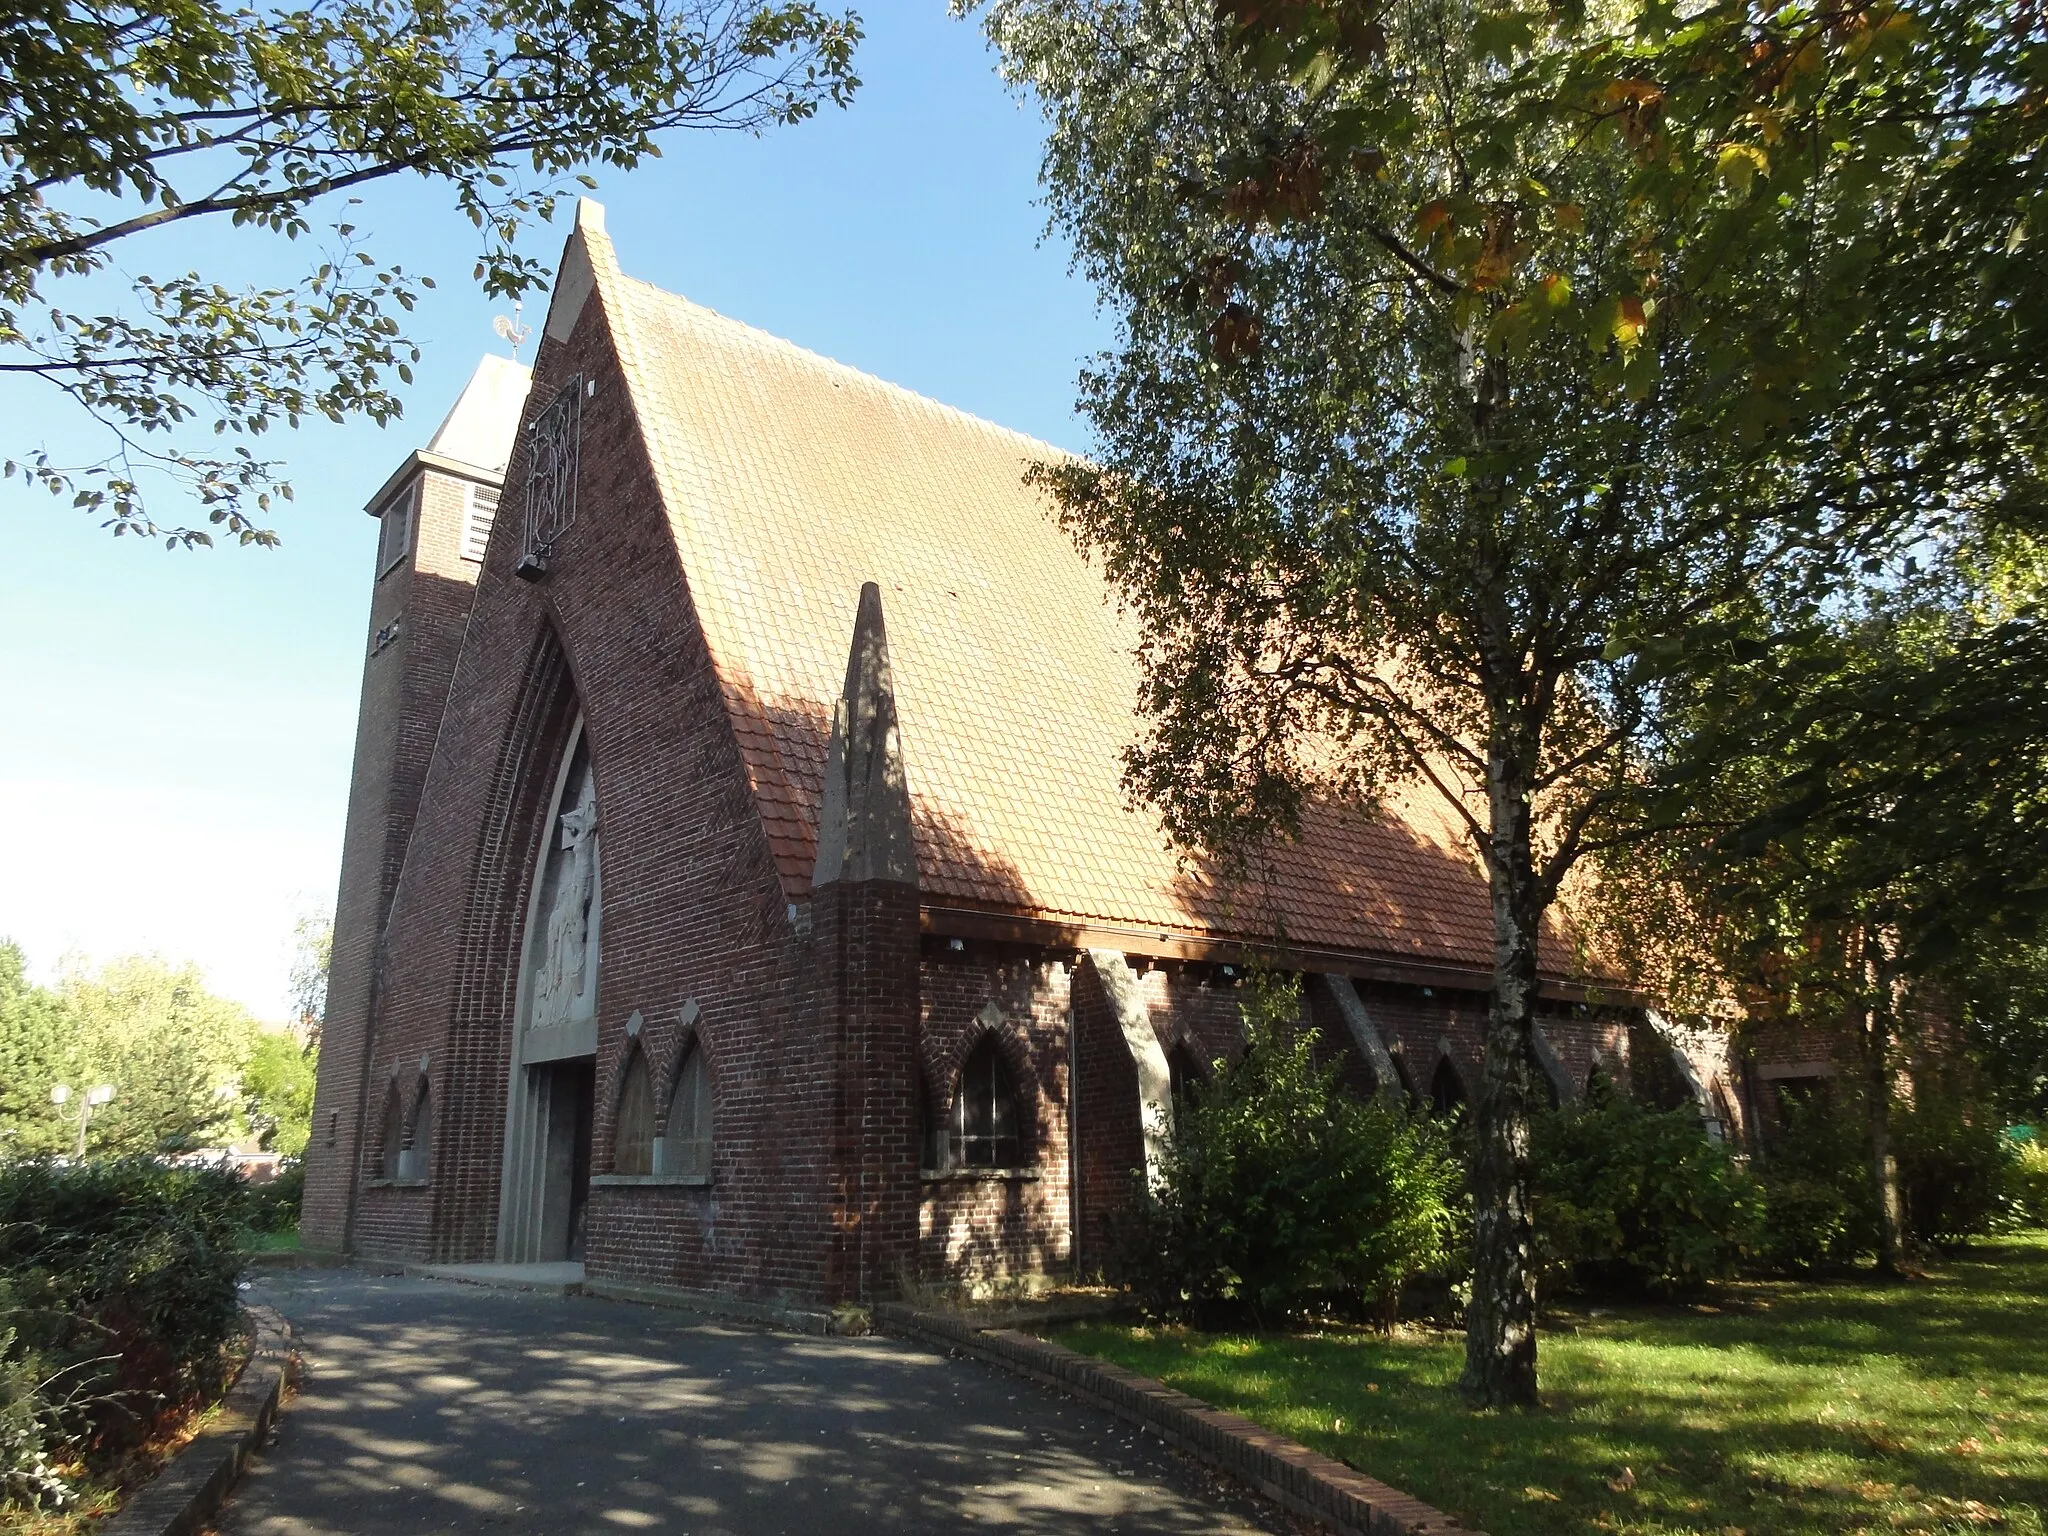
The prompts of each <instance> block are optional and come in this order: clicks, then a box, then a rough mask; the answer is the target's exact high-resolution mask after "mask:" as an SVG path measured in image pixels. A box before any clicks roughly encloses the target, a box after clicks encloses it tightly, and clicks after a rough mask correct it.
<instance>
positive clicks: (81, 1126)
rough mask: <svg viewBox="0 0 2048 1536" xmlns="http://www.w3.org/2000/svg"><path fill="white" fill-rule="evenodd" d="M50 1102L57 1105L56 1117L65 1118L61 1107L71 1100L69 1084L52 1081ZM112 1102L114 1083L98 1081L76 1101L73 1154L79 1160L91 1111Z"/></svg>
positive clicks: (83, 1154)
mask: <svg viewBox="0 0 2048 1536" xmlns="http://www.w3.org/2000/svg"><path fill="white" fill-rule="evenodd" d="M50 1102H51V1103H52V1104H54V1105H56V1106H57V1110H58V1118H59V1119H63V1118H65V1116H64V1114H63V1109H64V1106H65V1105H66V1104H69V1103H70V1102H71V1085H70V1084H69V1083H54V1084H52V1085H51V1087H50ZM113 1102H114V1085H113V1084H112V1083H100V1084H98V1085H96V1086H95V1087H91V1088H88V1089H86V1090H85V1094H84V1096H83V1097H82V1098H80V1099H79V1101H78V1150H77V1152H76V1153H75V1154H74V1155H75V1156H76V1157H77V1159H78V1161H79V1162H81V1163H82V1162H84V1161H85V1128H86V1127H87V1126H89V1125H91V1124H92V1112H93V1111H94V1110H96V1109H103V1108H105V1107H106V1106H107V1105H109V1104H111V1103H113Z"/></svg>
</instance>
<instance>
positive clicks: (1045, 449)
mask: <svg viewBox="0 0 2048 1536" xmlns="http://www.w3.org/2000/svg"><path fill="white" fill-rule="evenodd" d="M620 281H622V282H625V283H630V284H632V285H633V286H634V287H636V288H644V289H645V290H647V292H649V293H651V294H653V295H655V296H656V297H657V298H660V299H664V300H666V301H667V302H669V303H671V304H680V305H681V306H682V307H683V308H684V309H687V310H689V311H690V312H691V313H692V314H694V315H699V316H702V317H703V318H705V319H707V320H711V321H714V322H716V323H717V324H719V325H721V326H725V327H727V328H729V329H731V330H734V331H738V332H740V333H741V334H742V335H743V336H745V337H747V338H748V339H749V340H751V341H754V342H756V343H759V344H763V345H766V346H768V347H771V348H774V349H775V350H777V351H781V352H784V353H787V354H789V355H790V356H792V357H794V358H797V359H798V360H800V361H801V362H803V363H805V364H807V365H809V366H811V367H815V368H820V369H823V370H825V371H827V372H830V373H839V374H844V375H846V376H847V377H848V378H851V379H855V380H857V381H859V382H860V383H862V384H865V385H869V386H871V387H874V388H877V389H882V390H886V391H888V392H889V393H890V394H893V395H901V396H903V397H904V398H905V399H907V400H911V401H914V402H915V403H916V404H918V405H922V406H926V407H929V408H930V409H932V410H935V411H938V412H939V413H940V414H941V415H944V416H950V417H952V418H954V419H955V420H958V421H964V422H967V423H969V424H970V425H972V426H975V427H978V428H980V429H981V430H982V431H984V432H990V433H993V434H995V435H996V436H997V437H1001V438H1008V439H1010V440H1012V441H1014V442H1018V443H1025V444H1028V445H1030V446H1031V447H1033V448H1035V449H1038V450H1040V453H1041V455H1049V456H1051V457H1053V458H1060V459H1073V458H1079V457H1080V455H1079V454H1076V453H1075V452H1074V451H1073V450H1072V449H1070V448H1062V447H1060V446H1059V445H1058V444H1057V443H1049V442H1047V441H1046V440H1045V439H1044V438H1042V437H1033V436H1032V435H1031V434H1030V433H1029V432H1020V431H1018V430H1017V429H1016V428H1015V427H1006V426H1004V425H1003V424H1002V423H1001V422H997V421H990V420H989V419H988V418H987V417H986V416H977V415H975V414H974V413H973V412H972V411H966V410H962V409H961V408H960V407H959V406H957V405H948V404H947V403H946V402H945V401H943V400H935V399H933V398H932V397H931V396H930V395H927V394H921V393H920V392H919V391H917V390H914V389H912V388H911V387H910V386H909V385H907V384H898V383H896V382H895V381H894V380H891V379H885V378H883V377H882V376H881V375H880V374H876V373H869V372H868V371H867V370H866V369H863V368H856V367H854V366H853V364H851V363H842V362H840V361H839V359H837V358H836V357H827V356H826V355H825V354H824V353H822V352H814V351H812V350H811V349H810V348H809V347H806V346H804V345H802V344H801V343H798V342H794V341H791V340H789V339H788V338H787V337H785V336H778V335H776V334H775V333H774V332H773V331H764V330H762V329H761V327H759V326H758V325H750V324H748V323H747V322H746V321H745V320H740V319H736V318H735V317H733V316H732V315H728V314H725V313H723V312H722V311H720V310H716V309H713V308H712V307H711V306H710V305H708V304H699V303H698V302H697V301H696V300H695V299H693V298H690V297H689V296H688V295H686V294H680V293H675V292H672V291H671V290H669V289H667V288H663V287H662V286H661V285H660V284H658V283H650V282H648V281H647V279H646V278H644V277H631V276H627V275H626V274H625V273H623V272H622V273H621V274H620Z"/></svg>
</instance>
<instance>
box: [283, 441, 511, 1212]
mask: <svg viewBox="0 0 2048 1536" xmlns="http://www.w3.org/2000/svg"><path fill="white" fill-rule="evenodd" d="M408 485H409V486H410V487H414V488H416V491H417V500H416V502H415V506H416V509H417V510H416V514H415V518H414V524H413V532H412V538H411V541H410V548H409V550H408V551H407V554H406V557H405V558H404V559H403V560H402V561H401V562H399V563H398V564H397V565H395V566H394V567H393V568H392V569H390V570H388V571H382V572H378V571H376V570H375V569H374V568H373V571H372V578H373V581H372V586H371V592H370V618H369V623H368V625H367V626H366V629H365V638H364V650H365V659H364V663H363V690H362V701H361V704H360V706H359V709H358V713H357V719H356V747H355V765H354V770H353V772H352V774H351V777H350V782H349V808H348V821H347V824H346V827H345V829H344V832H343V837H342V865H341V882H340V887H339V889H338V891H337V893H336V896H335V906H334V948H333V953H332V956H331V958H330V961H329V968H328V988H327V1015H326V1021H325V1026H324V1028H323V1029H322V1031H321V1047H320V1065H319V1076H318V1081H317V1083H316V1085H315V1089H314V1105H313V1137H312V1141H311V1143H310V1144H309V1146H308V1147H307V1152H306V1201H305V1215H304V1217H303V1220H302V1224H301V1230H302V1231H303V1232H304V1235H305V1241H306V1243H307V1245H308V1246H309V1247H315V1248H341V1247H343V1246H345V1244H346V1243H347V1242H348V1240H349V1215H350V1197H351V1182H352V1181H351V1179H350V1170H351V1169H353V1168H354V1167H355V1166H356V1164H357V1162H358V1159H359V1157H360V1156H362V1155H363V1148H361V1147H359V1145H358V1138H359V1136H360V1137H362V1138H363V1139H364V1140H365V1141H366V1142H367V1143H368V1144H369V1145H370V1148H371V1150H370V1152H369V1155H371V1156H374V1155H375V1151H374V1144H375V1142H376V1139H377V1131H378V1125H377V1122H378V1119H379V1117H380V1116H381V1112H382V1099H381V1096H380V1095H379V1094H378V1093H372V1094H371V1095H370V1096H369V1105H370V1110H369V1113H368V1114H367V1115H364V1114H363V1113H362V1111H363V1104H364V1076H363V1074H364V1071H365V1067H366V1061H365V1055H364V1048H365V1043H366V1038H367V1034H368V1029H369V1020H370V1011H371V1007H372V1003H373V999H374V995H375V980H376V965H377V945H378V938H379V934H380V932H381V930H382V928H383V923H384V917H385V913H386V912H387V911H388V910H389V907H390V902H391V896H392V892H393V890H394V888H395V887H396V885H397V882H398V874H399V870H400V868H401V866H402V865H403V863H404V860H405V855H406V849H407V847H408V846H409V844H410V841H411V837H412V830H413V822H414V818H415V816H416V815H417V812H418V808H419V800H420V794H421V791H422V788H423V786H424V784H425V780H426V776H427V765H428V763H429V761H430V760H431V758H432V756H433V750H434V741H435V738H436V735H437V733H438V731H439V727H440V721H441V712H442V709H443V707H444V705H445V703H446V700H447V695H448V683H449V679H450V677H451V676H452V674H453V672H454V669H455V663H456V657H457V655H458V653H459V652H460V649H461V645H462V634H463V629H464V626H465V624H466V623H467V621H468V617H469V610H470V604H471V600H472V598H473V597H474V594H475V580H476V569H475V567H474V566H473V565H471V564H470V563H469V562H468V561H465V560H464V559H463V558H462V540H463V535H464V529H465V522H466V516H467V508H468V501H467V489H466V482H464V481H462V480H459V479H457V478H455V477H453V476H451V475H447V474H443V473H440V472H438V471H434V470H421V471H417V472H416V473H415V475H414V477H413V480H412V481H411V482H408ZM387 504H388V503H387ZM394 626H395V629H394Z"/></svg>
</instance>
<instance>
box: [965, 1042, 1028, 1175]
mask: <svg viewBox="0 0 2048 1536" xmlns="http://www.w3.org/2000/svg"><path fill="white" fill-rule="evenodd" d="M1018 1109H1019V1106H1018V1103H1017V1088H1016V1084H1015V1082H1014V1081H1013V1080H1012V1079H1011V1077H1010V1069H1009V1068H1008V1067H1007V1066H1005V1065H1004V1064H1003V1058H1002V1056H1001V1054H1000V1053H999V1052H998V1051H997V1050H996V1043H995V1040H994V1038H993V1037H992V1036H983V1037H982V1041H981V1043H980V1044H979V1045H977V1046H976V1047H975V1048H974V1050H973V1053H972V1054H971V1055H969V1056H968V1058H967V1065H966V1066H964V1067H962V1068H961V1069H960V1092H959V1094H958V1095H957V1096H956V1097H955V1098H954V1100H953V1125H952V1141H953V1149H952V1150H953V1166H955V1167H956V1168H1017V1167H1021V1166H1022V1165H1023V1162H1024V1136H1023V1121H1022V1117H1021V1116H1020V1115H1019V1113H1018Z"/></svg>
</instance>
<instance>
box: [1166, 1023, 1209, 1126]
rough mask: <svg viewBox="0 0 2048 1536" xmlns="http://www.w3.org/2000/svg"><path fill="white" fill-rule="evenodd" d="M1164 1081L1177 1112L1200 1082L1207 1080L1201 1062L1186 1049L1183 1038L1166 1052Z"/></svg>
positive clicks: (1186, 1045)
mask: <svg viewBox="0 0 2048 1536" xmlns="http://www.w3.org/2000/svg"><path fill="white" fill-rule="evenodd" d="M1166 1081H1167V1086H1168V1090H1169V1091H1170V1092H1171V1093H1172V1095H1173V1107H1174V1110H1175V1112H1176V1113H1177V1112H1178V1111H1179V1110H1180V1107H1181V1106H1182V1105H1183V1104H1186V1103H1187V1102H1188V1101H1189V1099H1191V1098H1192V1097H1193V1096H1194V1094H1195V1092H1196V1091H1197V1090H1198V1089H1200V1087H1201V1086H1202V1084H1203V1083H1204V1082H1206V1081H1208V1077H1207V1074H1205V1073H1204V1072H1203V1071H1202V1064H1201V1062H1200V1061H1199V1060H1197V1059H1196V1056H1195V1053H1194V1052H1193V1051H1191V1050H1189V1049H1188V1043H1187V1042H1186V1041H1185V1040H1183V1041H1180V1042H1179V1043H1178V1044H1176V1045H1175V1046H1174V1048H1173V1049H1172V1050H1170V1051H1168V1052H1167V1053H1166Z"/></svg>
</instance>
